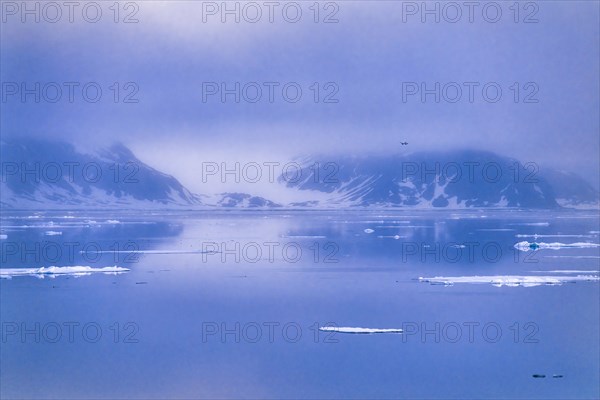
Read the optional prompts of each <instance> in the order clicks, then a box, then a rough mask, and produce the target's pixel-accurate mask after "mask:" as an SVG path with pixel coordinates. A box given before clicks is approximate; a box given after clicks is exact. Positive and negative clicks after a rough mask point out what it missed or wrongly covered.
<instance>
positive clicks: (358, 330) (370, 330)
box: [319, 326, 403, 335]
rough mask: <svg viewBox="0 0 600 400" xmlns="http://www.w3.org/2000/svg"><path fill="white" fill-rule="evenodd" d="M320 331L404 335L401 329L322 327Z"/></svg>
mask: <svg viewBox="0 0 600 400" xmlns="http://www.w3.org/2000/svg"><path fill="white" fill-rule="evenodd" d="M319 330H320V331H323V332H338V333H355V334H363V335H370V334H374V333H402V332H403V330H402V329H399V328H387V329H378V328H352V327H344V326H340V327H338V326H322V327H320V328H319Z"/></svg>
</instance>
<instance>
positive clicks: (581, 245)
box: [514, 241, 600, 251]
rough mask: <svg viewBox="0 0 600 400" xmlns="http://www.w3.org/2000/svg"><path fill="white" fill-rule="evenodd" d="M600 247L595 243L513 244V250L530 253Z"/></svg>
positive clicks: (524, 242)
mask: <svg viewBox="0 0 600 400" xmlns="http://www.w3.org/2000/svg"><path fill="white" fill-rule="evenodd" d="M593 247H600V244H597V243H589V242H576V243H560V242H554V243H544V242H539V243H538V242H531V243H530V242H528V241H523V242H519V243H515V245H514V248H515V249H517V250H521V251H531V250H538V249H549V250H560V249H563V248H574V249H583V248H593Z"/></svg>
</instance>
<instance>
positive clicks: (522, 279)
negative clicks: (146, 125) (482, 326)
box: [419, 275, 600, 287]
mask: <svg viewBox="0 0 600 400" xmlns="http://www.w3.org/2000/svg"><path fill="white" fill-rule="evenodd" d="M599 280H600V278H599V277H598V276H597V275H577V276H535V275H534V276H517V275H496V276H456V277H452V276H436V277H434V278H423V277H420V278H419V282H427V283H430V284H432V285H445V286H452V285H454V284H456V283H486V284H490V285H494V286H497V287H501V286H511V287H516V286H523V287H533V286H542V285H562V284H563V283H573V282H578V281H589V282H598V281H599Z"/></svg>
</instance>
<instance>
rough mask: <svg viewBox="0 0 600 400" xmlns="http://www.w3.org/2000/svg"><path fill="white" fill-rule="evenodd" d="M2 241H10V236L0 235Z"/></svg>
mask: <svg viewBox="0 0 600 400" xmlns="http://www.w3.org/2000/svg"><path fill="white" fill-rule="evenodd" d="M2 239H8V235H0V240H2Z"/></svg>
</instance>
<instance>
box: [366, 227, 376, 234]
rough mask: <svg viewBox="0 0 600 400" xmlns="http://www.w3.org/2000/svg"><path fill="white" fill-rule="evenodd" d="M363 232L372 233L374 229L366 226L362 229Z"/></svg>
mask: <svg viewBox="0 0 600 400" xmlns="http://www.w3.org/2000/svg"><path fill="white" fill-rule="evenodd" d="M364 232H365V233H373V232H375V231H374V230H373V229H371V228H367V229H365V230H364Z"/></svg>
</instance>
